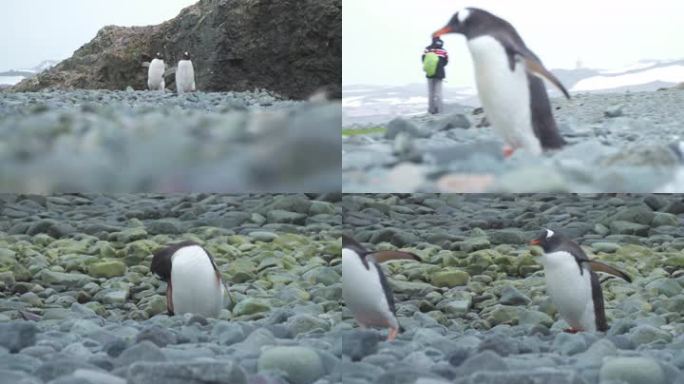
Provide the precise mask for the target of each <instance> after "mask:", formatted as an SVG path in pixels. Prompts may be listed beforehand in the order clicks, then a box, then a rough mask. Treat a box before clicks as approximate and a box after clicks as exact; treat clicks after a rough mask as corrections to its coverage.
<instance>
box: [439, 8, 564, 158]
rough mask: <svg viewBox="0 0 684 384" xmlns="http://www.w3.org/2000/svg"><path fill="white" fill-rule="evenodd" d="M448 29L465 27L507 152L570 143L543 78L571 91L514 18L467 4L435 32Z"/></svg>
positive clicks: (486, 104)
mask: <svg viewBox="0 0 684 384" xmlns="http://www.w3.org/2000/svg"><path fill="white" fill-rule="evenodd" d="M447 33H460V34H462V35H464V36H465V37H466V39H467V41H468V48H469V50H470V54H471V56H472V58H473V64H474V67H475V81H476V83H477V92H478V95H479V97H480V102H481V103H482V107H483V108H484V111H485V113H486V115H487V118H488V119H489V122H490V123H491V124H492V127H493V128H494V130H495V132H497V133H498V134H499V135H500V136H501V137H502V138H503V140H504V142H505V143H506V145H507V146H508V148H505V149H504V154H505V155H506V156H510V155H511V154H512V153H513V151H515V150H516V149H518V148H523V149H524V150H525V151H527V152H528V153H530V154H532V155H540V154H541V153H542V149H557V148H561V147H563V145H565V140H564V139H563V138H562V137H561V135H560V133H559V132H558V127H557V126H556V121H555V120H554V118H553V114H552V112H551V103H550V102H549V97H548V95H547V93H546V88H545V86H544V82H543V81H542V80H541V78H545V79H547V80H548V81H550V82H551V83H552V84H553V85H555V86H556V87H558V89H560V90H561V92H563V94H564V95H565V97H567V98H568V99H569V98H570V95H569V94H568V91H567V90H566V89H565V87H563V84H561V82H560V81H559V80H558V79H557V78H556V77H555V76H554V75H553V74H552V73H551V72H549V71H548V70H547V69H546V68H545V67H544V65H543V64H542V62H541V60H539V58H538V57H537V55H535V54H534V52H532V51H531V50H530V49H529V48H527V46H526V45H525V43H524V42H523V40H522V38H521V37H520V35H518V32H517V31H516V30H515V28H513V26H512V25H511V24H510V23H508V22H507V21H506V20H503V19H501V18H499V17H497V16H495V15H493V14H491V13H489V12H487V11H484V10H482V9H478V8H464V9H462V10H461V11H459V12H457V13H456V14H455V15H454V16H453V17H452V18H451V20H450V21H449V23H448V24H447V25H446V26H445V27H444V28H442V29H440V30H438V31H437V32H435V33H434V34H433V37H439V36H442V35H444V34H447Z"/></svg>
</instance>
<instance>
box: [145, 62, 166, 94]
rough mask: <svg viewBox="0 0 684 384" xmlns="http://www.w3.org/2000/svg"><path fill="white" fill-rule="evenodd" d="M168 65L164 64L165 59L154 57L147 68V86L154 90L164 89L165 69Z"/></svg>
mask: <svg viewBox="0 0 684 384" xmlns="http://www.w3.org/2000/svg"><path fill="white" fill-rule="evenodd" d="M165 70H166V67H165V65H164V60H159V59H154V60H152V62H151V63H150V67H149V68H148V69H147V87H148V88H149V89H150V90H153V91H163V90H164V87H165V85H166V84H165V83H164V71H165Z"/></svg>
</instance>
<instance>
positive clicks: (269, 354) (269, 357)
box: [258, 347, 325, 384]
mask: <svg viewBox="0 0 684 384" xmlns="http://www.w3.org/2000/svg"><path fill="white" fill-rule="evenodd" d="M258 370H259V372H261V371H268V370H282V371H284V372H286V373H287V375H288V378H289V379H290V381H291V382H292V383H293V384H310V383H313V382H314V381H316V380H317V379H318V378H320V377H321V376H323V375H324V374H325V370H324V367H323V362H322V361H321V358H320V356H319V355H318V354H317V353H316V351H314V350H313V349H311V348H306V347H275V348H271V349H268V350H266V351H265V352H263V353H262V354H261V356H259V361H258Z"/></svg>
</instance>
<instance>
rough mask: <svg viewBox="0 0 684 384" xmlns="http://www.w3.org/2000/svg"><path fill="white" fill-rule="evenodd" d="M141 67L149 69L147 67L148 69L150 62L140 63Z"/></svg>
mask: <svg viewBox="0 0 684 384" xmlns="http://www.w3.org/2000/svg"><path fill="white" fill-rule="evenodd" d="M142 66H143V68H149V67H150V62H149V61H145V62H143V63H142Z"/></svg>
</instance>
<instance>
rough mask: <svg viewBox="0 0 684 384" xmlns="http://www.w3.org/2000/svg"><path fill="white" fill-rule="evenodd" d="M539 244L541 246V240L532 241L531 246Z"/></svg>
mask: <svg viewBox="0 0 684 384" xmlns="http://www.w3.org/2000/svg"><path fill="white" fill-rule="evenodd" d="M539 244H541V240H539V239H534V240H532V241H530V245H539Z"/></svg>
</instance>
